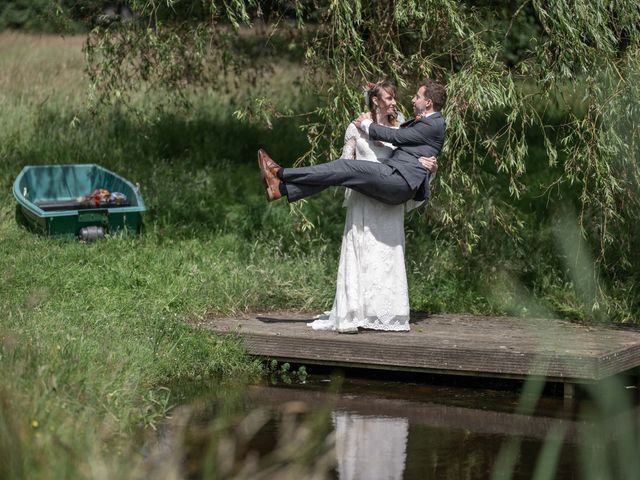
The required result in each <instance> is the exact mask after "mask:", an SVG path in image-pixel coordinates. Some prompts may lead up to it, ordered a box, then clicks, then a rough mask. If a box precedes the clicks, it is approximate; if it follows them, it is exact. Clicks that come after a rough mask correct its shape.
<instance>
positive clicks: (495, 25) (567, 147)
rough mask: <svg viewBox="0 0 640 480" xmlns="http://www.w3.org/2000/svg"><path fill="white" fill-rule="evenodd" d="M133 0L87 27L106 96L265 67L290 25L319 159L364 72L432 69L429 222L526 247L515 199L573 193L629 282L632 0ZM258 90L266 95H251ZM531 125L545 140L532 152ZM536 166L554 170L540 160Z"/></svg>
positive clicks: (464, 239)
mask: <svg viewBox="0 0 640 480" xmlns="http://www.w3.org/2000/svg"><path fill="white" fill-rule="evenodd" d="M131 7H132V8H133V10H134V12H135V14H136V17H135V19H134V20H133V21H127V22H118V21H115V20H114V19H110V20H109V21H108V22H105V23H102V24H98V25H97V26H96V27H95V28H94V29H93V30H92V32H91V35H90V37H89V41H88V43H87V53H88V60H89V71H90V74H91V78H92V81H93V84H94V87H95V92H96V95H97V96H98V98H100V99H102V100H109V99H114V98H122V97H123V95H126V93H127V92H128V91H130V90H131V87H132V85H141V84H144V85H146V88H154V89H155V88H160V89H165V90H166V91H170V92H172V93H173V94H175V95H178V96H179V94H180V92H184V91H188V90H190V89H193V88H195V87H197V86H198V85H206V84H209V83H211V82H212V81H213V80H214V79H215V78H216V76H218V75H220V72H237V73H238V74H239V75H240V74H242V73H244V74H253V75H256V74H259V73H258V72H257V71H256V69H260V68H263V67H266V66H265V65H263V64H261V63H260V61H259V60H260V59H259V57H260V53H261V52H265V51H267V50H268V49H269V48H271V47H270V46H269V45H270V42H269V41H268V39H269V38H273V36H274V35H277V34H278V32H285V31H286V33H287V35H292V36H293V37H291V38H295V39H296V40H295V41H296V42H297V44H298V45H299V46H300V49H301V51H302V53H303V58H302V59H301V62H302V63H304V66H305V72H306V75H305V76H304V81H305V84H306V85H305V87H304V89H305V91H313V92H316V94H317V95H318V96H319V97H320V98H319V102H318V106H317V108H316V109H315V110H314V112H313V115H312V117H310V118H311V120H310V121H308V122H307V123H306V124H305V129H306V131H307V134H308V138H309V140H310V149H309V151H308V152H306V154H305V155H303V156H302V161H303V162H311V163H313V162H316V161H324V160H327V159H329V158H334V157H336V154H337V147H338V146H339V144H340V142H339V140H340V137H341V135H342V131H343V129H342V128H337V126H339V125H346V124H347V123H348V121H349V120H350V119H351V118H352V117H353V114H354V112H357V111H359V110H361V109H362V90H361V88H362V85H363V84H365V82H366V81H371V80H374V81H375V80H376V79H379V78H390V79H391V80H393V81H394V82H395V83H396V84H397V85H399V86H400V89H401V92H403V93H404V94H407V93H412V91H413V89H414V88H415V85H416V82H417V81H418V80H419V79H421V78H423V77H432V78H436V79H438V80H440V81H442V82H444V83H445V84H446V85H447V90H448V95H449V101H448V103H447V105H446V108H445V111H444V116H445V118H446V120H447V140H446V146H445V149H444V151H443V153H442V157H441V162H440V163H441V165H442V167H441V168H442V174H441V175H440V176H439V179H438V182H437V184H436V185H435V200H434V201H432V206H431V208H430V209H428V210H427V212H428V213H426V214H425V215H428V216H429V219H428V222H429V228H431V229H433V231H435V232H437V234H438V235H440V238H448V239H450V240H454V239H455V241H457V242H458V243H459V244H460V247H461V249H462V250H464V251H466V252H470V253H472V252H474V251H475V249H476V248H479V247H481V245H482V242H483V239H484V238H485V236H486V235H488V234H489V232H490V231H491V232H493V234H495V232H496V231H500V232H501V235H502V236H503V238H505V239H506V240H507V241H509V242H511V245H512V246H513V247H514V248H517V247H518V245H520V244H522V243H523V242H527V241H529V240H530V239H527V238H525V236H524V233H523V232H524V229H525V224H526V222H527V211H526V210H527V208H526V205H523V201H522V199H523V198H527V196H529V197H531V196H536V195H537V196H544V197H545V198H546V201H547V203H548V204H549V205H558V209H557V210H558V211H560V210H561V209H560V208H559V206H560V205H564V206H565V209H566V208H567V206H568V210H571V209H573V211H574V212H575V213H576V216H577V218H578V225H579V226H580V232H581V235H580V237H581V238H582V239H583V240H586V241H587V242H586V244H587V245H590V246H591V248H592V253H593V254H594V257H595V259H596V262H597V266H598V268H597V269H596V270H599V271H600V272H601V274H602V275H603V276H605V277H607V278H608V279H609V282H608V284H609V285H615V284H616V283H615V282H617V281H621V282H622V283H621V285H625V288H630V287H629V285H631V284H632V283H633V282H634V281H635V275H636V273H634V272H636V271H637V270H638V267H639V266H640V265H638V262H639V260H638V259H639V255H638V254H637V253H636V252H637V248H634V241H635V238H637V234H638V233H640V232H639V231H638V226H637V217H638V213H637V212H638V211H639V208H640V197H639V194H640V189H639V182H640V170H639V167H638V153H639V140H638V135H637V134H638V132H640V128H639V122H640V48H639V46H640V45H639V40H640V7H639V6H638V3H637V1H636V0H616V1H613V0H611V1H604V0H602V1H593V0H571V1H569V0H558V1H556V2H541V1H540V0H525V1H521V2H517V3H515V4H514V5H512V6H509V7H505V6H499V5H498V4H497V3H495V2H490V1H488V0H485V1H480V2H471V1H467V2H465V1H455V0H390V1H378V2H371V1H362V0H349V1H335V0H291V1H283V0H271V1H266V0H265V1H261V0H200V1H186V0H136V1H133V2H131ZM247 29H253V30H255V32H256V35H258V36H259V35H264V36H265V38H266V39H267V40H265V41H263V42H262V43H261V44H260V49H259V50H258V51H257V53H256V50H255V49H253V50H252V49H247V48H245V49H242V48H238V43H239V42H241V40H242V38H243V36H245V37H246V35H244V34H245V33H246V31H247ZM256 102H257V104H259V105H262V106H265V105H267V104H268V99H264V98H261V99H252V101H251V102H248V105H256ZM270 111H271V110H269V109H267V108H264V109H263V110H262V111H261V112H255V111H254V112H252V111H251V109H250V108H249V107H248V110H247V111H245V113H247V112H248V113H249V114H251V113H260V114H262V115H265V114H268V112H270ZM550 111H553V112H555V116H554V118H555V119H556V120H555V121H550V120H549V119H550V115H549V112H550ZM265 112H267V113H265ZM558 119H561V120H559V121H558ZM532 137H535V138H536V141H537V143H540V144H541V145H544V147H543V148H544V153H543V154H542V155H540V152H538V155H537V157H536V158H538V160H537V161H536V162H535V165H532V159H531V158H532V157H531V152H530V144H531V139H532ZM540 158H543V162H542V164H541V162H540V160H539V159H540ZM534 167H535V169H536V171H540V170H541V169H542V170H544V171H545V175H543V176H539V175H531V174H530V171H531V169H532V168H534ZM541 179H542V180H541ZM505 192H506V194H505ZM550 210H553V209H552V208H551V209H550ZM565 243H566V242H565ZM636 246H637V244H636ZM594 271H595V270H594ZM594 275H595V274H594ZM629 282H632V283H629ZM634 298H635V300H634V302H636V303H635V304H636V306H637V305H638V304H640V302H639V301H638V297H637V296H636V297H634Z"/></svg>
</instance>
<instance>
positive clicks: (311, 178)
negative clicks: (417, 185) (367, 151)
mask: <svg viewBox="0 0 640 480" xmlns="http://www.w3.org/2000/svg"><path fill="white" fill-rule="evenodd" d="M279 176H280V179H281V180H282V181H283V182H284V186H285V189H286V192H287V199H288V200H289V201H290V202H295V201H297V200H301V199H303V198H305V197H308V196H309V195H313V194H315V193H318V192H321V191H323V190H324V189H326V188H327V187H333V186H343V187H349V188H352V189H353V190H355V191H357V192H360V193H362V194H364V195H367V196H369V197H372V198H375V199H376V200H378V201H380V202H382V203H387V204H389V205H399V204H401V203H404V202H406V201H407V200H410V199H412V198H413V197H414V196H415V194H416V192H415V190H413V189H412V188H411V187H410V186H409V184H408V183H407V182H406V180H405V179H404V178H403V177H402V175H400V173H399V172H398V171H397V170H396V169H395V168H393V167H391V166H389V165H385V164H383V163H376V162H367V161H363V160H345V159H339V160H334V161H333V162H328V163H321V164H319V165H312V166H310V167H300V168H283V169H282V170H281V171H280V174H279Z"/></svg>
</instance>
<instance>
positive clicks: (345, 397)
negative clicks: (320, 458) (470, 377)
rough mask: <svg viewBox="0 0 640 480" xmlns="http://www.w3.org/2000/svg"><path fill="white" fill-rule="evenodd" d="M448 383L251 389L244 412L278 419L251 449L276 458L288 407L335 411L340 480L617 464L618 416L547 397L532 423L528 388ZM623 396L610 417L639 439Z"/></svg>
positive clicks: (332, 381)
mask: <svg viewBox="0 0 640 480" xmlns="http://www.w3.org/2000/svg"><path fill="white" fill-rule="evenodd" d="M439 383H440V384H437V383H426V382H424V381H411V376H407V375H404V376H403V378H402V381H396V380H393V379H389V378H375V379H373V378H358V377H354V378H336V377H330V376H324V375H312V376H310V377H309V379H308V380H307V381H306V382H304V383H298V384H286V383H282V382H276V384H275V385H274V384H271V383H270V382H266V381H265V382H264V383H263V384H260V385H251V386H249V387H247V388H246V391H244V392H243V393H242V394H241V395H240V397H241V398H242V401H241V402H240V403H241V404H242V405H243V408H244V409H246V411H247V412H249V411H252V410H253V409H256V408H262V409H266V410H267V411H268V412H271V417H270V418H269V419H268V420H267V421H265V422H264V423H263V424H262V426H261V427H260V428H259V429H256V432H255V434H254V435H253V437H252V438H251V441H250V442H249V443H248V446H247V447H246V449H253V450H255V451H256V452H258V453H259V454H260V455H266V454H267V453H268V452H270V451H272V450H273V448H274V445H275V444H276V443H277V442H278V441H281V440H282V438H281V437H282V435H283V431H284V430H286V427H284V426H283V416H282V414H281V412H282V410H283V408H285V406H289V409H290V408H294V409H296V411H298V412H302V413H301V416H303V417H304V416H305V415H310V414H311V412H317V411H321V410H323V409H325V410H328V414H327V415H326V422H327V424H328V425H327V431H328V432H329V434H330V435H331V433H332V434H333V435H332V437H333V441H332V444H331V447H330V448H331V450H332V455H333V456H334V460H333V462H334V463H333V466H332V467H331V469H330V470H329V472H328V473H329V477H330V478H331V477H333V478H336V479H340V480H354V479H364V480H369V479H372V480H375V479H405V480H414V479H425V478H437V479H440V478H442V479H486V478H492V474H494V473H495V472H494V470H495V467H496V464H503V465H506V466H507V469H506V471H507V472H508V474H507V475H506V476H505V477H501V478H514V479H525V478H526V479H529V478H533V477H534V476H535V473H536V471H537V470H536V469H541V468H548V469H550V471H551V472H552V474H551V475H550V476H547V477H543V478H555V479H574V478H586V477H589V475H585V469H588V468H591V467H590V462H589V457H591V458H593V459H598V458H608V457H607V456H608V455H611V452H609V453H607V450H608V449H609V448H610V447H611V448H613V449H614V450H615V448H617V447H616V441H617V438H616V436H617V433H616V429H615V428H609V427H610V425H611V424H612V421H611V418H612V417H609V418H604V417H603V416H602V415H601V413H602V412H598V410H597V409H595V408H593V405H594V402H592V401H587V400H582V401H580V402H576V403H573V404H571V405H567V403H566V402H565V401H564V400H563V398H562V396H561V395H557V394H556V395H554V394H553V393H554V392H549V391H547V392H546V393H545V394H543V395H542V396H541V397H539V398H538V397H537V395H536V399H535V401H534V402H533V404H535V408H534V409H533V411H532V412H531V414H530V415H525V414H522V413H518V412H519V410H518V408H519V406H521V405H522V402H523V397H522V395H521V394H520V393H519V391H518V390H519V389H520V387H522V384H517V383H514V384H509V385H506V386H505V385H502V384H498V385H492V386H491V388H486V381H485V382H484V383H483V382H481V381H467V382H465V381H462V382H458V384H457V385H453V384H452V383H451V381H449V383H448V384H447V383H444V384H443V382H439ZM460 383H462V384H460ZM483 385H485V386H484V387H483ZM619 389H620V391H621V392H623V396H624V402H622V403H620V404H619V405H617V406H616V407H615V408H616V410H615V412H613V413H612V412H608V414H610V415H613V416H614V417H615V416H620V415H622V416H623V417H624V415H627V414H630V415H631V416H629V417H625V418H626V419H625V420H624V421H625V422H627V423H628V422H629V421H630V419H631V422H632V423H633V425H634V427H633V428H634V431H635V429H636V428H637V424H638V422H637V420H638V415H637V411H636V409H635V407H632V405H635V401H634V402H633V403H631V402H627V400H628V399H629V398H631V397H633V395H631V397H630V394H629V393H628V389H629V387H628V386H627V387H625V386H624V385H620V386H619ZM559 391H560V390H559V389H558V392H559ZM240 397H237V398H240ZM623 404H624V405H627V406H629V408H626V409H625V407H621V406H620V405H623ZM305 412H307V413H305ZM613 423H615V422H613ZM289 434H290V433H286V435H289ZM587 434H588V435H594V434H595V435H597V436H598V438H597V441H595V442H589V441H588V440H585V439H586V438H588V435H587ZM620 435H623V433H620ZM556 444H557V448H549V447H553V446H554V445H556ZM545 448H546V449H547V450H548V451H547V453H545V454H542V452H543V450H545ZM541 458H544V460H542V461H541V460H540V459H541ZM503 461H504V463H501V462H503ZM612 471H614V472H615V471H618V472H619V471H620V469H619V468H617V467H616V468H613V470H612ZM196 476H197V475H196ZM496 478H497V477H496ZM591 478H597V477H591Z"/></svg>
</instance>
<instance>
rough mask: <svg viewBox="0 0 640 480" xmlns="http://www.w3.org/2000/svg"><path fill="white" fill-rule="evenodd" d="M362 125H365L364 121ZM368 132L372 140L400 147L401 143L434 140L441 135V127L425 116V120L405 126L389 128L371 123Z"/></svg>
mask: <svg viewBox="0 0 640 480" xmlns="http://www.w3.org/2000/svg"><path fill="white" fill-rule="evenodd" d="M362 126H363V127H365V122H363V125H362ZM365 128H366V127H365ZM368 134H369V138H371V139H372V140H380V141H383V142H388V143H392V144H393V145H396V146H399V147H400V146H403V145H422V144H424V143H426V140H428V139H434V140H435V139H437V138H438V137H439V136H441V128H440V127H439V126H438V125H437V124H436V123H435V122H433V121H430V120H429V119H428V118H427V121H426V122H416V123H415V124H413V125H412V126H410V127H407V128H390V127H384V126H382V125H378V124H377V123H371V125H369V132H368Z"/></svg>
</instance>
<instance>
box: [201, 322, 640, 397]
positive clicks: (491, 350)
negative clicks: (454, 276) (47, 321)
mask: <svg viewBox="0 0 640 480" xmlns="http://www.w3.org/2000/svg"><path fill="white" fill-rule="evenodd" d="M312 316H313V315H312V314H308V313H307V314H305V313H300V314H292V313H280V314H278V313H265V314H252V315H245V316H240V317H235V318H209V319H206V320H204V321H201V322H198V323H197V326H199V327H202V328H207V329H210V330H213V331H215V332H218V333H231V332H235V333H237V334H238V335H240V336H241V337H242V338H243V339H244V341H245V343H246V346H247V350H248V352H249V353H250V354H252V355H257V356H260V357H265V358H274V359H278V360H281V361H289V362H296V363H302V364H323V365H336V366H346V367H358V368H372V369H388V370H406V371H421V372H430V373H438V374H447V375H451V374H458V375H473V376H478V375H479V376H486V377H496V378H499V377H506V378H520V379H524V378H526V377H528V376H530V375H536V376H544V377H546V379H547V380H549V381H558V382H563V383H566V384H572V383H590V382H597V381H599V380H602V379H604V378H607V377H610V376H612V375H616V374H619V373H622V372H628V371H630V370H632V369H635V368H636V367H638V366H640V330H639V329H621V328H612V327H604V326H587V325H580V324H576V323H571V322H568V321H563V320H550V319H524V318H513V317H488V316H471V315H429V316H427V315H419V314H416V315H415V318H412V321H411V331H410V332H377V331H370V330H364V331H363V330H361V331H360V333H358V334H355V335H354V334H352V335H348V334H339V333H336V332H317V331H313V330H312V329H311V328H310V327H308V326H306V321H309V320H310V319H311V318H312Z"/></svg>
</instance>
